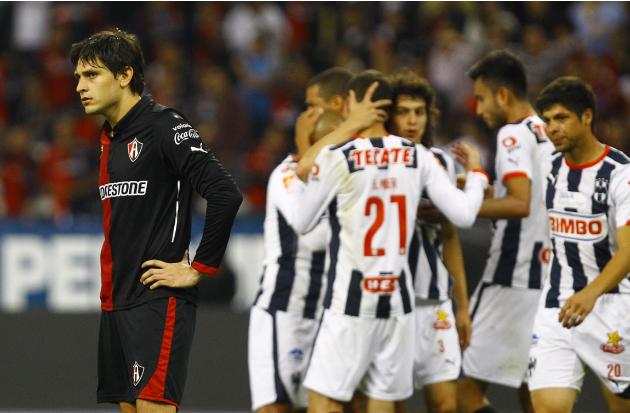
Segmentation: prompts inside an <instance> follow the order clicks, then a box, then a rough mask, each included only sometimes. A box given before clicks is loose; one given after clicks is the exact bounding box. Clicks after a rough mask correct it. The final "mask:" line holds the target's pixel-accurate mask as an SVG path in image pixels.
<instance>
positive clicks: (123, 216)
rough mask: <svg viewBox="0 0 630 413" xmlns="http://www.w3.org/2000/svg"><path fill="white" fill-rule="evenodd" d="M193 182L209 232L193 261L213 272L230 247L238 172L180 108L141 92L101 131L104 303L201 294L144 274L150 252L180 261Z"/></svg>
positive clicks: (123, 304)
mask: <svg viewBox="0 0 630 413" xmlns="http://www.w3.org/2000/svg"><path fill="white" fill-rule="evenodd" d="M193 190H194V191H197V192H198V193H199V194H200V195H201V196H203V198H205V199H206V201H207V209H206V218H205V225H204V229H203V236H202V238H201V242H200V244H199V247H198V249H197V252H196V255H195V257H194V260H193V262H192V264H191V265H192V267H193V268H195V269H196V270H198V271H200V272H203V273H206V274H213V273H215V272H216V271H217V267H218V266H219V263H220V262H221V258H222V257H223V254H224V252H225V248H226V246H227V242H228V238H229V235H230V229H231V227H232V223H233V221H234V217H235V215H236V211H237V210H238V208H239V205H240V203H241V200H242V197H241V193H240V191H239V189H238V187H237V186H236V183H235V182H234V180H233V178H232V177H231V176H230V175H229V174H228V172H227V171H226V170H225V169H224V168H223V166H222V165H221V163H219V161H218V160H217V159H216V158H215V156H214V154H213V153H212V151H211V150H210V149H209V148H208V147H207V146H206V145H205V144H204V143H203V142H202V141H201V138H200V136H199V134H198V133H197V131H196V130H195V129H194V128H193V127H192V126H191V125H190V124H189V123H188V121H187V120H186V119H185V118H184V117H183V116H182V115H181V114H179V113H178V112H177V111H175V110H173V109H170V108H167V107H164V106H162V105H159V104H157V103H156V102H155V101H154V100H153V99H152V98H151V97H150V96H148V95H147V96H143V97H142V99H141V100H140V101H139V102H138V103H137V104H136V105H135V106H134V107H133V108H132V109H131V110H130V111H129V112H128V113H127V114H126V115H125V116H124V117H123V118H122V119H121V120H120V122H118V124H117V125H116V126H115V127H114V129H113V130H112V129H111V128H110V127H109V124H107V123H106V124H105V125H104V126H103V129H102V132H101V161H100V174H99V192H100V196H101V200H102V202H103V231H104V235H105V241H104V242H103V248H102V250H101V282H102V284H101V308H102V309H103V310H105V311H111V310H118V309H124V308H130V307H133V306H136V305H139V304H141V303H144V302H146V301H148V300H153V299H156V298H161V297H171V296H174V297H180V298H183V299H186V300H190V301H193V302H194V301H195V300H196V288H188V289H171V288H164V287H159V288H156V289H155V290H150V289H149V288H148V286H145V285H143V284H142V283H141V282H140V276H141V275H142V274H143V272H144V271H146V269H142V268H141V265H142V263H143V262H144V261H146V260H149V259H158V260H162V261H165V262H178V261H180V260H181V259H182V257H183V256H184V255H185V253H186V251H187V249H188V247H189V243H190V233H191V202H192V194H193Z"/></svg>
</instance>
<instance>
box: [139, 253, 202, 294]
mask: <svg viewBox="0 0 630 413" xmlns="http://www.w3.org/2000/svg"><path fill="white" fill-rule="evenodd" d="M142 268H149V270H148V271H146V272H145V273H144V274H142V276H141V277H140V282H141V283H142V284H144V285H146V286H147V287H149V288H150V289H151V290H155V289H156V288H158V287H171V288H190V287H194V286H195V285H197V284H198V283H199V280H201V277H202V275H201V273H200V272H199V271H197V270H195V269H194V268H192V267H191V266H190V264H189V263H188V251H186V254H185V255H184V257H183V258H182V260H181V261H180V262H164V261H160V260H148V261H145V262H143V263H142Z"/></svg>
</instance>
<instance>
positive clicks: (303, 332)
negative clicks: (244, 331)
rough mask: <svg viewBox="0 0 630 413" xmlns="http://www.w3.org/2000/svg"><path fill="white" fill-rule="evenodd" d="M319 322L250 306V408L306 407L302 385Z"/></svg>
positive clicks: (305, 397)
mask: <svg viewBox="0 0 630 413" xmlns="http://www.w3.org/2000/svg"><path fill="white" fill-rule="evenodd" d="M318 324H319V323H318V321H317V320H313V319H307V318H302V317H300V316H297V315H294V314H290V313H286V312H284V311H276V312H275V314H270V313H268V312H267V311H265V310H263V309H262V308H259V307H256V306H254V307H252V309H251V312H250V318H249V338H248V365H249V388H250V390H251V395H252V410H256V409H258V408H260V407H262V406H265V405H267V404H271V403H291V404H292V405H293V406H296V407H306V404H307V391H306V389H305V388H304V387H303V386H302V381H303V379H304V375H305V372H306V367H307V364H308V360H309V358H310V355H311V350H312V348H313V341H314V339H315V335H316V333H317V326H318Z"/></svg>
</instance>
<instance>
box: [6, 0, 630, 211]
mask: <svg viewBox="0 0 630 413" xmlns="http://www.w3.org/2000/svg"><path fill="white" fill-rule="evenodd" d="M629 14H630V6H628V4H627V3H608V2H600V3H590V2H580V3H572V2H567V3H553V2H481V3H476V2H421V3H413V2H379V3H360V2H359V3H356V2H352V3H351V2H345V3H344V2H342V3H331V2H328V3H326V2H319V3H316V2H285V3H272V2H254V3H247V2H241V3H217V2H199V3H181V2H180V3H176V2H158V3H151V2H145V3H141V2H140V3H136V2H134V3H125V4H117V3H90V2H88V3H72V2H71V3H66V2H59V3H46V2H7V3H2V4H1V5H0V26H1V27H0V30H4V32H3V33H4V34H5V36H4V37H5V38H4V39H3V42H4V43H2V44H3V45H4V48H2V51H1V52H0V136H1V137H2V140H1V141H0V172H1V175H0V191H2V192H1V193H2V197H1V198H2V201H0V217H1V216H8V215H11V216H16V217H30V216H37V215H39V216H42V215H44V216H58V217H63V216H70V215H72V216H76V215H80V214H88V215H89V214H92V215H94V216H97V215H98V214H99V208H100V202H99V198H98V193H97V191H96V189H95V185H96V183H95V179H96V174H97V172H98V155H99V143H98V129H99V126H100V124H101V123H102V119H100V118H95V117H88V116H84V115H83V112H82V108H81V106H80V102H79V99H78V97H77V96H76V92H75V86H76V85H75V81H74V79H73V73H72V72H73V68H72V67H71V65H70V63H69V58H68V51H69V49H70V44H71V43H72V42H74V41H77V40H78V39H80V38H83V37H84V36H86V35H88V34H89V33H91V32H93V31H95V30H100V29H103V28H106V27H112V26H120V27H121V28H123V29H128V30H131V31H137V32H138V33H139V35H140V36H141V41H142V42H143V43H144V46H145V50H147V51H148V53H147V55H146V56H145V58H146V61H147V69H146V72H145V73H146V76H147V79H146V80H147V85H148V88H147V91H148V92H150V93H152V94H153V95H154V96H155V97H156V98H157V99H158V100H160V101H161V102H163V103H164V104H167V105H172V106H175V107H181V108H182V110H184V111H185V113H187V114H190V116H191V121H193V122H194V123H195V124H196V125H198V128H199V132H200V134H201V136H202V137H203V138H204V139H205V140H207V142H208V143H209V145H210V146H211V147H212V149H213V150H214V151H215V153H216V154H217V156H218V157H219V158H220V159H221V161H222V162H223V163H224V164H225V165H226V167H228V169H229V170H230V172H232V174H233V175H234V177H235V179H236V180H237V181H238V183H239V185H240V186H241V188H244V191H245V194H246V204H247V205H246V206H244V207H243V208H242V211H241V213H247V214H254V215H256V214H260V213H262V212H263V206H264V196H265V185H266V181H267V177H268V174H269V172H270V171H271V168H272V167H273V166H274V165H275V164H276V163H277V162H278V161H279V160H280V159H282V158H283V157H284V156H285V154H286V152H287V151H288V150H289V148H290V147H292V145H293V143H292V133H293V126H294V122H295V119H296V118H297V116H298V114H299V113H300V111H301V110H302V108H303V105H304V85H305V84H306V83H307V81H308V80H309V79H310V78H311V76H312V75H313V74H314V73H317V72H320V71H321V70H324V69H327V68H329V67H331V66H341V67H346V68H348V69H350V70H352V71H354V72H358V71H360V70H363V69H365V68H370V67H374V68H377V69H379V70H381V71H383V72H386V73H389V72H393V71H395V70H397V69H399V68H401V67H408V68H410V69H412V70H414V71H416V72H418V73H419V74H420V75H422V76H425V77H427V78H428V79H429V80H430V82H431V83H432V84H433V86H434V89H435V90H436V92H437V94H438V96H437V105H438V107H439V109H440V110H441V112H442V115H441V119H440V122H439V123H438V131H437V134H438V136H439V137H440V139H441V142H442V144H443V145H448V143H450V142H451V141H453V140H454V139H459V138H461V139H466V140H471V141H473V142H476V143H477V144H479V145H480V146H481V147H482V148H481V149H482V151H483V152H484V156H485V157H486V159H487V160H489V161H491V159H492V153H493V148H492V139H489V137H491V136H492V133H491V132H490V131H488V130H487V129H486V128H485V127H483V125H480V123H479V122H478V120H477V119H476V116H475V107H474V99H473V98H472V90H471V85H470V82H469V80H468V78H467V76H466V71H467V70H468V68H469V66H470V64H471V63H472V62H474V61H475V60H476V59H478V58H479V57H480V56H481V55H482V54H483V53H486V52H488V51H490V50H492V49H496V48H508V49H510V50H513V51H515V52H516V53H517V54H519V56H520V57H521V58H522V60H523V62H524V64H525V67H526V70H527V72H528V76H529V82H530V93H531V95H532V97H533V96H535V95H536V94H537V92H538V90H539V89H540V87H542V86H544V85H545V84H546V83H547V82H549V81H550V80H551V79H553V78H555V77H557V76H560V75H564V74H572V75H577V76H580V77H582V78H584V80H586V81H587V82H589V83H591V84H592V86H593V88H594V90H595V93H596V94H597V99H598V104H599V109H600V111H599V114H598V119H597V124H598V125H597V128H598V129H597V130H598V131H599V132H598V133H599V134H598V136H600V137H601V139H603V140H606V141H607V142H610V143H611V144H612V145H617V146H618V147H619V148H620V149H622V150H625V151H628V149H629V145H630V144H629V143H628V142H629V141H628V139H627V138H626V139H624V136H625V135H624V131H626V130H628V128H629V127H630V124H628V119H630V116H629V115H630V30H629V29H628V27H627V22H628V16H629ZM202 211H205V209H203V208H202Z"/></svg>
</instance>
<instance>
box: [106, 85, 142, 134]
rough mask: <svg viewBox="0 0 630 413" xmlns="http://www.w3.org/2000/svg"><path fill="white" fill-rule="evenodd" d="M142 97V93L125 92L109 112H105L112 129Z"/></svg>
mask: <svg viewBox="0 0 630 413" xmlns="http://www.w3.org/2000/svg"><path fill="white" fill-rule="evenodd" d="M140 99H141V96H140V95H135V94H132V93H123V95H122V97H121V99H120V100H119V101H118V102H117V103H116V104H114V105H112V106H111V107H110V108H109V110H108V111H107V113H103V116H105V119H106V120H107V123H109V126H111V128H112V129H114V127H115V126H116V125H117V124H118V122H120V120H121V119H122V118H123V117H124V116H125V115H126V114H127V113H128V112H129V111H130V110H131V108H133V107H134V106H135V104H136V103H138V101H139V100H140Z"/></svg>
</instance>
